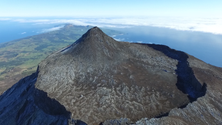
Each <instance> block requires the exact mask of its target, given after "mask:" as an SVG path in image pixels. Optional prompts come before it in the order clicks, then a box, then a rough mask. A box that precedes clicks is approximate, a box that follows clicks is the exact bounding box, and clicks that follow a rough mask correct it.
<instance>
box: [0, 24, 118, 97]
mask: <svg viewBox="0 0 222 125" xmlns="http://www.w3.org/2000/svg"><path fill="white" fill-rule="evenodd" d="M90 28H92V26H74V25H71V24H66V25H65V26H64V27H63V28H61V29H60V30H56V31H51V32H47V33H43V34H40V35H35V36H31V37H27V38H23V39H19V40H14V41H11V42H6V43H2V44H0V94H1V93H2V92H4V91H5V90H7V89H8V88H9V87H10V86H12V85H13V84H14V83H16V82H17V81H18V80H20V79H21V78H23V77H25V76H27V75H30V74H32V73H33V72H35V71H36V69H37V65H38V64H39V62H40V61H41V60H43V59H44V58H46V56H48V55H49V54H50V53H52V52H54V51H56V50H58V49H61V48H62V47H65V46H68V45H70V44H72V43H74V42H75V41H76V40H77V39H78V38H80V37H81V36H82V34H84V33H85V32H86V31H87V30H88V29H90ZM103 30H104V32H106V33H107V34H108V35H110V36H112V35H118V34H121V33H120V32H118V31H114V30H109V29H103Z"/></svg>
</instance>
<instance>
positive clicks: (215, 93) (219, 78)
mask: <svg viewBox="0 0 222 125" xmlns="http://www.w3.org/2000/svg"><path fill="white" fill-rule="evenodd" d="M23 82H24V83H26V84H23V86H24V88H23V89H22V88H21V85H20V84H22V83H23ZM29 83H30V84H29ZM31 83H32V84H31ZM221 86H222V69H221V68H217V67H214V66H211V65H208V64H206V63H204V62H202V61H200V60H198V59H196V58H194V57H193V56H190V55H188V54H186V53H184V52H181V51H177V50H173V49H171V48H169V47H167V46H163V45H154V44H138V43H128V42H118V41H116V40H114V39H113V38H111V37H109V36H107V35H106V34H104V33H103V31H101V30H100V29H99V28H98V27H94V28H92V29H90V30H89V31H88V32H87V33H85V34H84V35H83V36H82V37H81V38H80V39H78V40H77V41H76V42H74V43H73V44H72V45H70V46H68V47H66V48H63V49H61V50H59V51H57V52H55V53H53V54H51V55H50V56H48V57H47V58H46V59H45V60H43V61H42V62H41V63H40V64H39V67H38V70H37V72H36V73H35V74H34V75H33V76H29V77H27V78H26V79H24V80H21V81H20V82H19V83H17V84H15V85H14V86H13V87H12V88H11V89H9V90H8V91H6V92H5V93H4V94H3V95H2V96H1V98H0V105H4V106H3V107H4V108H0V112H4V113H3V115H0V118H5V119H6V117H7V116H8V115H11V114H12V113H11V114H10V112H8V113H7V111H8V109H13V108H14V107H16V106H17V107H18V104H17V103H16V104H15V102H24V104H23V103H22V104H20V103H19V107H18V108H17V110H16V111H15V112H14V113H15V114H17V116H16V117H13V118H11V119H12V120H14V121H15V122H17V123H18V121H19V120H20V121H19V123H22V124H29V123H30V124H31V123H34V122H35V120H36V118H35V117H37V118H39V120H40V121H41V118H40V117H38V115H37V114H36V112H35V111H31V112H28V111H29V109H30V108H32V107H33V106H34V107H37V109H39V110H40V111H43V112H44V113H46V115H44V116H47V114H50V117H52V118H51V119H50V120H48V121H47V120H45V123H46V124H49V123H50V124H51V123H54V124H57V122H56V120H58V119H59V120H60V121H58V122H60V123H62V122H63V124H67V123H65V122H64V121H65V119H67V120H68V119H73V120H81V121H83V122H85V123H87V124H90V125H98V124H100V123H101V124H104V125H105V124H111V123H116V124H117V123H119V124H120V123H121V124H126V123H136V124H165V123H169V124H179V123H180V124H207V123H215V124H217V123H220V121H221V120H222V119H221V117H220V113H222V111H221V104H222V103H221V99H219V98H218V97H220V95H221V91H219V90H220V87H221ZM19 87H20V88H19ZM13 93H18V94H15V95H16V97H14V96H12V100H11V101H10V104H11V105H10V106H9V107H6V105H5V104H6V103H4V102H6V99H7V97H9V96H10V95H12V94H13ZM46 93H47V96H46ZM41 95H44V96H41ZM26 96H27V97H26ZM28 97H29V98H30V99H28V100H31V101H28V102H29V103H26V102H27V98H28ZM42 97H44V99H43V98H42ZM7 104H8V103H7ZM52 105H53V106H52ZM37 109H36V111H38V110H37ZM27 112H28V113H29V115H30V117H29V119H30V120H28V121H27V120H22V119H25V116H27ZM33 113H34V114H35V115H33ZM18 117H19V118H18ZM160 117H161V119H160ZM125 118H127V119H125ZM150 118H152V119H150ZM42 119H44V118H42ZM112 119H116V120H112ZM53 120H54V121H55V122H53ZM40 121H39V123H40ZM71 121H72V120H71ZM0 123H1V121H0Z"/></svg>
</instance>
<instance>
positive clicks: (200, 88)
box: [147, 44, 207, 108]
mask: <svg viewBox="0 0 222 125" xmlns="http://www.w3.org/2000/svg"><path fill="white" fill-rule="evenodd" d="M147 45H148V46H149V47H151V48H153V49H155V50H158V51H160V52H162V53H164V54H165V55H166V56H168V57H170V58H172V59H176V60H177V61H178V64H177V70H176V74H177V83H176V86H177V88H178V89H179V90H180V91H182V92H183V93H185V94H187V95H188V98H189V100H190V102H193V101H196V100H197V98H199V97H202V96H204V95H205V94H206V91H207V85H206V84H205V83H204V84H203V85H202V84H201V83H200V82H199V81H198V80H197V79H196V77H195V76H194V73H193V70H192V69H191V68H190V66H189V62H188V61H187V59H188V55H187V54H186V53H184V52H181V51H177V50H174V49H171V48H169V47H168V46H165V45H155V44H147ZM184 107H186V106H181V108H184Z"/></svg>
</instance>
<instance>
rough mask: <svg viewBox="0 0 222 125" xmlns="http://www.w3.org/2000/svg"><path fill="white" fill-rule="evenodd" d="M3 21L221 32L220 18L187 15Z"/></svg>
mask: <svg viewBox="0 0 222 125" xmlns="http://www.w3.org/2000/svg"><path fill="white" fill-rule="evenodd" d="M0 20H2V21H5V20H8V21H16V22H21V23H28V22H31V23H36V24H44V23H46V24H60V23H72V24H75V25H93V26H95V25H96V26H99V27H128V26H154V27H165V28H171V29H176V30H186V31H200V32H208V33H213V34H222V18H188V17H140V18H138V17H131V18H129V17H128V18H68V19H66V18H58V19H56V18H51V19H37V18H36V19H29V18H20V19H14V18H0Z"/></svg>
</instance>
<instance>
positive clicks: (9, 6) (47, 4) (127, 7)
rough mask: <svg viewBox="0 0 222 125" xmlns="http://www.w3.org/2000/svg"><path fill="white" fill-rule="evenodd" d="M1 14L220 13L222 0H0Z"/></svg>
mask: <svg viewBox="0 0 222 125" xmlns="http://www.w3.org/2000/svg"><path fill="white" fill-rule="evenodd" d="M0 3H1V4H0V17H30V16H31V17H43V16H46V17H49V16H71V17H118V16H119V17H123V16H126V17H127V16H191V17H197V16H198V17H221V15H222V7H221V6H222V0H183V1H182V0H0Z"/></svg>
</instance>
